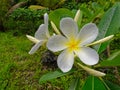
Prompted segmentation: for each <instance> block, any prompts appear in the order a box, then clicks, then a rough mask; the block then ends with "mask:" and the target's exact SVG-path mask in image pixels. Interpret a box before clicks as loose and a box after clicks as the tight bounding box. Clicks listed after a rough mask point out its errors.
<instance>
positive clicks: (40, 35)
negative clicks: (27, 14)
mask: <svg viewBox="0 0 120 90" xmlns="http://www.w3.org/2000/svg"><path fill="white" fill-rule="evenodd" d="M46 31H47V30H46V26H45V24H41V25H40V26H39V28H38V30H37V31H36V32H35V38H37V39H39V40H46V39H47V35H46Z"/></svg>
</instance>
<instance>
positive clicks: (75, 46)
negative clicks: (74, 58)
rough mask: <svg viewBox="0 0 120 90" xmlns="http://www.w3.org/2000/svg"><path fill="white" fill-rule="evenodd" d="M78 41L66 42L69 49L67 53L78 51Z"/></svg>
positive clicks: (73, 39)
mask: <svg viewBox="0 0 120 90" xmlns="http://www.w3.org/2000/svg"><path fill="white" fill-rule="evenodd" d="M79 43H80V41H79V40H76V39H75V38H72V39H70V41H69V42H67V44H66V45H67V47H68V49H69V51H73V50H78V49H79Z"/></svg>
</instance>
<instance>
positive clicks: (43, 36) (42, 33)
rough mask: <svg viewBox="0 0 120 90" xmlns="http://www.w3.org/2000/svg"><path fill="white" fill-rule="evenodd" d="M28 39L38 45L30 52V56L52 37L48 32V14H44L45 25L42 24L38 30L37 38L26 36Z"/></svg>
mask: <svg viewBox="0 0 120 90" xmlns="http://www.w3.org/2000/svg"><path fill="white" fill-rule="evenodd" d="M26 36H27V38H28V39H29V40H31V41H33V40H35V41H33V42H35V43H36V44H35V45H34V46H33V47H32V48H31V50H30V51H29V54H33V53H34V52H35V51H36V50H37V49H38V48H39V47H40V46H41V45H42V44H44V43H45V42H46V41H47V40H48V38H49V37H50V34H49V32H48V14H47V13H45V14H44V24H41V25H40V26H39V28H38V30H37V31H36V32H35V37H32V36H30V35H26Z"/></svg>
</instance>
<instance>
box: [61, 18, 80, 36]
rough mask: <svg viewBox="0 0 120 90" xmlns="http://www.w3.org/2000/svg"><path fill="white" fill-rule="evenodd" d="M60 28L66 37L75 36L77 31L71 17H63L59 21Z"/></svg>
mask: <svg viewBox="0 0 120 90" xmlns="http://www.w3.org/2000/svg"><path fill="white" fill-rule="evenodd" d="M60 29H61V31H62V32H63V34H64V35H65V36H66V37H68V38H69V37H75V36H76V35H77V33H78V27H77V24H76V22H75V21H74V20H73V19H72V18H68V17H67V18H63V19H62V20H61V21H60Z"/></svg>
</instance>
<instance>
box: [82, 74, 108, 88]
mask: <svg viewBox="0 0 120 90" xmlns="http://www.w3.org/2000/svg"><path fill="white" fill-rule="evenodd" d="M82 90H107V89H106V87H105V86H104V83H103V82H102V81H101V80H100V79H99V78H98V77H94V76H89V77H88V78H87V80H86V82H85V84H84V86H83V88H82Z"/></svg>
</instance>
